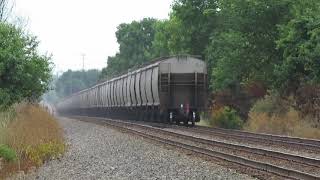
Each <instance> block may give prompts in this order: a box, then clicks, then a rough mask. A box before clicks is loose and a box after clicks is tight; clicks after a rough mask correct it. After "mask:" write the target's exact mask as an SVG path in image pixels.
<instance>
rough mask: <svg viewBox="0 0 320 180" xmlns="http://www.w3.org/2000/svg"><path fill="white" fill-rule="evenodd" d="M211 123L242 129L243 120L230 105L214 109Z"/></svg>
mask: <svg viewBox="0 0 320 180" xmlns="http://www.w3.org/2000/svg"><path fill="white" fill-rule="evenodd" d="M210 124H211V125H212V126H215V127H221V128H226V129H241V128H242V126H243V121H242V120H241V118H240V117H239V116H238V115H237V112H236V111H235V110H233V109H231V108H230V107H224V108H220V109H217V110H214V111H213V114H212V118H211V120H210Z"/></svg>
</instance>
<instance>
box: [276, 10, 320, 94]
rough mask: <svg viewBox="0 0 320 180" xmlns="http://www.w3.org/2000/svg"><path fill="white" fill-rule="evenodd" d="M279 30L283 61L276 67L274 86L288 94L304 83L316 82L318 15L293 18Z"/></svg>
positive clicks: (319, 70)
mask: <svg viewBox="0 0 320 180" xmlns="http://www.w3.org/2000/svg"><path fill="white" fill-rule="evenodd" d="M280 30H281V33H282V35H281V38H280V39H279V41H277V43H278V48H279V50H281V51H283V58H284V60H283V61H282V63H281V64H279V65H277V66H276V70H275V73H276V75H277V77H278V78H277V79H275V82H274V85H275V87H276V88H278V89H280V90H281V92H282V93H289V94H290V93H295V91H296V90H297V89H298V88H299V87H301V86H303V85H305V84H319V83H320V16H319V15H318V14H317V15H316V16H313V17H312V16H308V17H306V16H301V17H297V18H295V19H292V20H291V21H290V22H289V23H288V24H286V25H283V26H281V28H280Z"/></svg>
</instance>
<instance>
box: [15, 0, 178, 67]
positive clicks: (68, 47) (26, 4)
mask: <svg viewBox="0 0 320 180" xmlns="http://www.w3.org/2000/svg"><path fill="white" fill-rule="evenodd" d="M15 1H16V3H15V5H16V6H15V11H16V14H17V15H19V16H23V17H25V18H27V19H28V26H27V27H28V29H29V30H30V32H31V33H32V34H34V35H36V36H38V39H39V40H40V41H41V44H40V52H42V53H45V52H48V53H50V54H53V62H54V63H55V66H56V69H55V71H61V70H62V71H66V70H68V69H73V70H77V69H82V56H81V54H83V53H84V54H86V56H85V68H86V69H92V68H97V69H102V68H103V67H105V66H106V65H107V57H108V56H112V55H114V54H115V53H116V52H117V51H118V44H117V42H116V37H115V32H116V28H117V26H118V25H119V24H120V23H129V22H131V21H133V20H141V19H142V18H144V17H154V18H157V19H166V18H168V14H169V12H170V5H171V3H172V1H173V0H90V1H89V0H15Z"/></svg>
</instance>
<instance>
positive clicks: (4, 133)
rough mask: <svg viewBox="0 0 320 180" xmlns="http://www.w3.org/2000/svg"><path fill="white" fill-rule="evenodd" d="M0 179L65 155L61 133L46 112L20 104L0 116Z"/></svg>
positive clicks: (39, 108)
mask: <svg viewBox="0 0 320 180" xmlns="http://www.w3.org/2000/svg"><path fill="white" fill-rule="evenodd" d="M0 124H1V125H0V157H2V158H3V159H4V162H3V163H4V164H3V165H2V166H3V167H2V169H1V170H0V179H1V178H4V177H7V176H9V175H11V174H13V173H15V172H16V171H28V170H29V169H30V168H31V167H38V166H40V165H42V164H43V163H44V162H45V161H47V160H50V159H52V158H57V157H60V156H61V155H62V154H63V153H64V151H65V148H66V146H65V143H64V138H63V131H62V129H61V127H60V126H59V124H58V122H57V121H56V120H55V119H54V117H53V116H52V115H50V114H49V113H48V112H47V111H45V110H44V109H43V108H41V107H40V106H37V105H29V104H22V105H18V106H15V107H14V108H11V109H9V110H7V111H5V112H1V113H0Z"/></svg>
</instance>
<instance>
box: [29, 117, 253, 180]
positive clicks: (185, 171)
mask: <svg viewBox="0 0 320 180" xmlns="http://www.w3.org/2000/svg"><path fill="white" fill-rule="evenodd" d="M59 122H60V124H61V125H62V126H63V128H64V132H65V137H66V141H67V143H68V144H69V148H68V151H67V152H66V154H65V155H64V157H63V158H61V159H60V160H54V161H50V162H48V163H47V164H45V165H44V166H42V167H41V168H40V169H39V170H37V171H36V173H33V174H29V175H27V176H25V177H24V178H23V179H253V178H251V177H249V176H247V175H244V174H239V173H237V172H236V171H234V170H231V169H227V168H225V167H222V166H219V165H217V164H214V162H209V161H205V160H203V159H201V158H197V157H195V156H189V155H187V154H185V153H181V152H179V151H178V150H176V149H168V148H165V147H164V146H162V145H159V144H155V143H152V142H150V141H147V140H145V139H143V138H141V137H138V136H135V135H132V134H127V133H122V132H119V131H117V130H114V129H112V128H109V127H106V126H100V125H96V124H93V123H86V122H82V121H78V120H73V119H68V118H60V119H59Z"/></svg>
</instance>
